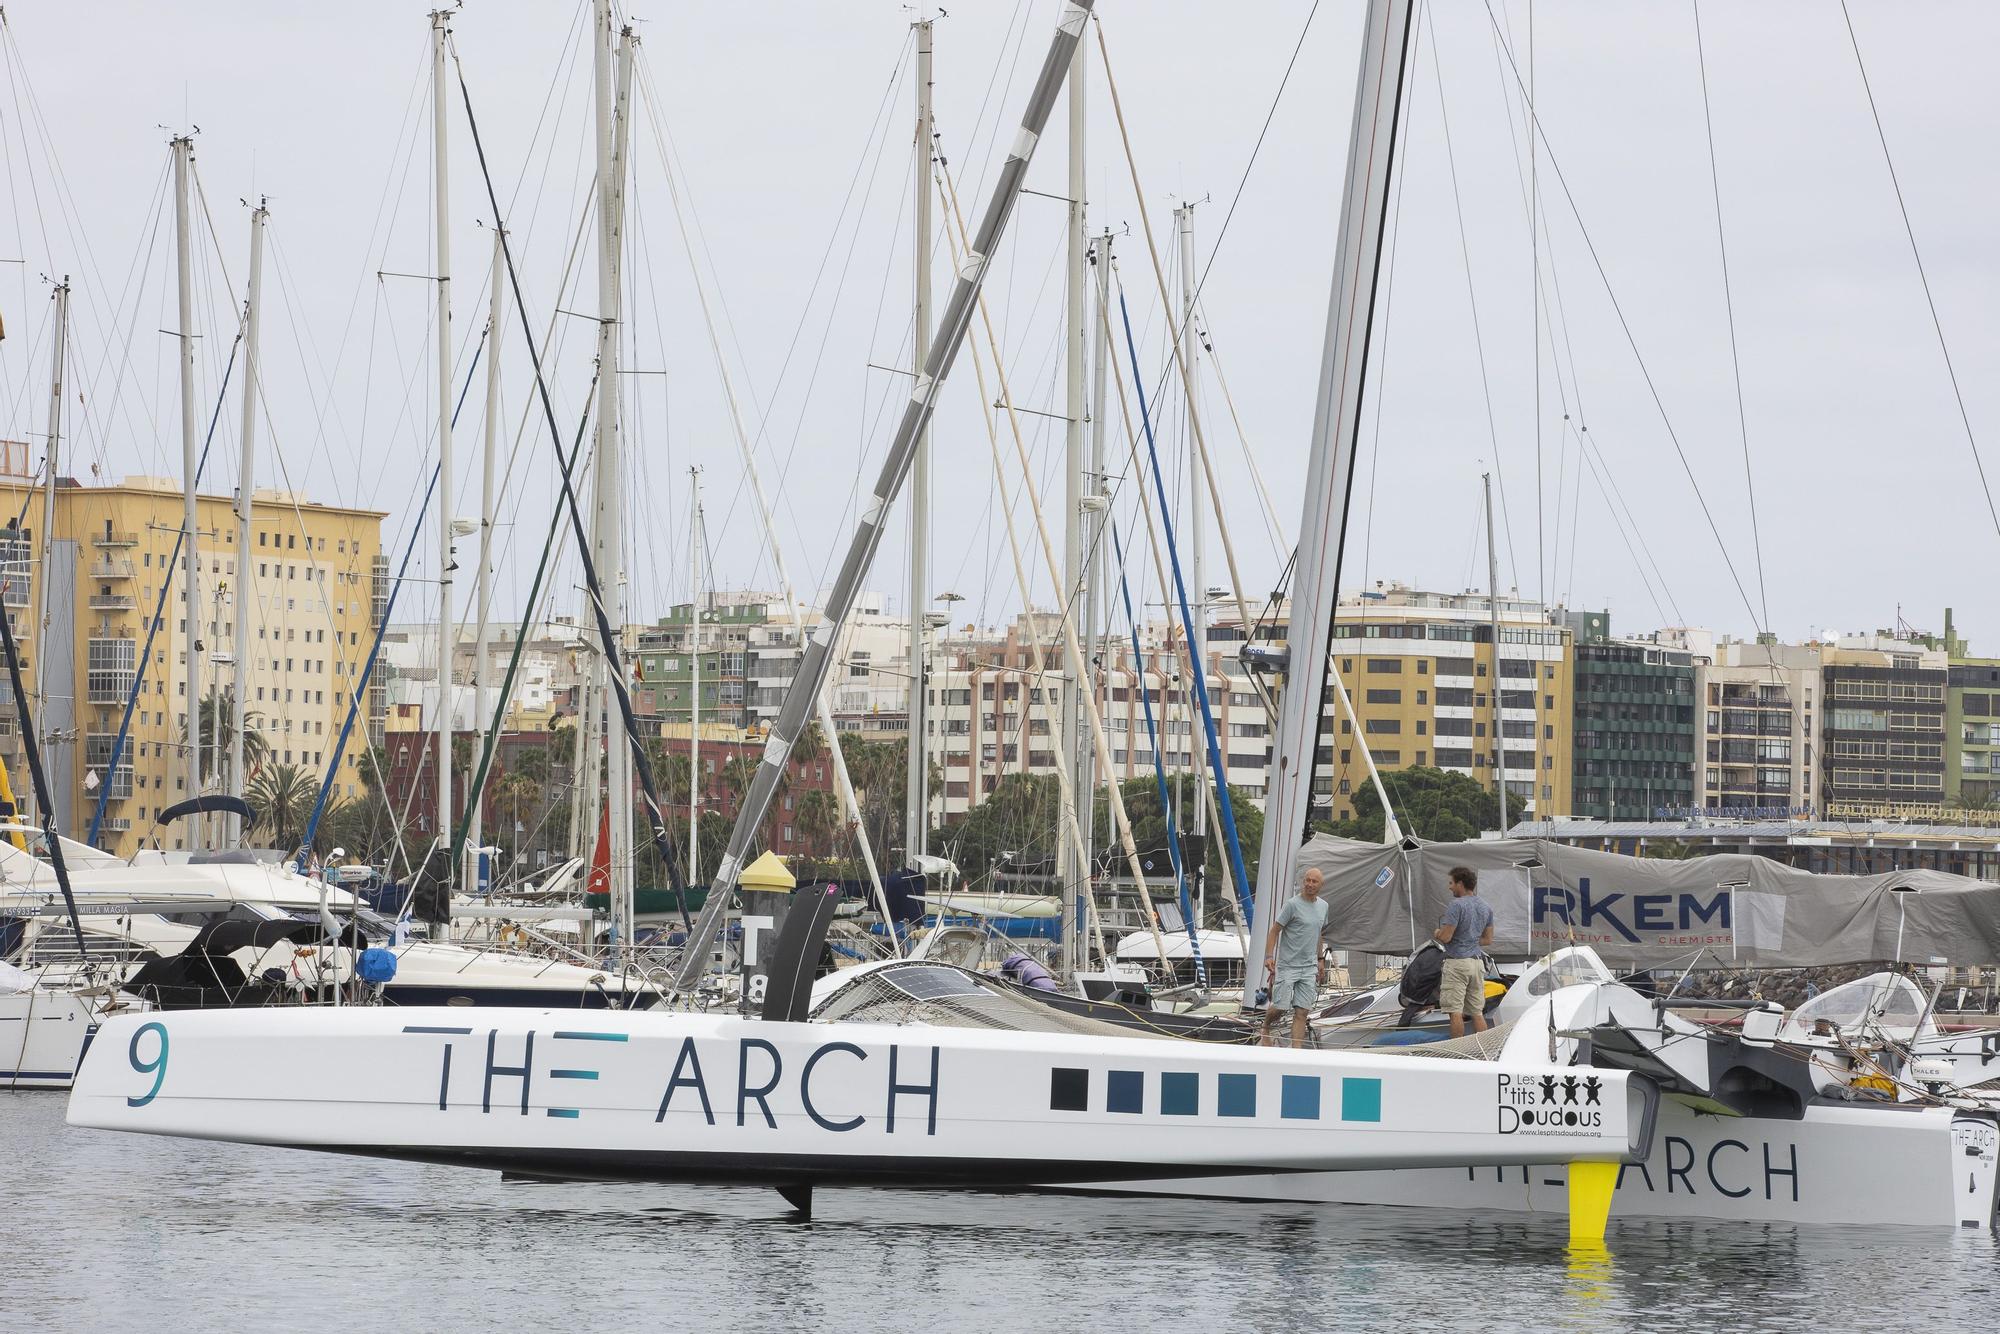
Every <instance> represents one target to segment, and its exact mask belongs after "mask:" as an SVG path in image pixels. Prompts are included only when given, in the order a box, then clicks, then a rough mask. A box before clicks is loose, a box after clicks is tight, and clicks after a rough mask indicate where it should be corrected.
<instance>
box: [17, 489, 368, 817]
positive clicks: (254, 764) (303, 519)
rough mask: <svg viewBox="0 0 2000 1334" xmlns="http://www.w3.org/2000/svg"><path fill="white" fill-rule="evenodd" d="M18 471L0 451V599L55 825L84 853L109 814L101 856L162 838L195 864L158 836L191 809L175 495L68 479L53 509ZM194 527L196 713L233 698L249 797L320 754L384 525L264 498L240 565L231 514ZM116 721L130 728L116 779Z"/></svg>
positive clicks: (336, 714) (23, 779) (329, 737)
mask: <svg viewBox="0 0 2000 1334" xmlns="http://www.w3.org/2000/svg"><path fill="white" fill-rule="evenodd" d="M12 458H13V455H12V454H11V453H6V452H0V469H11V470H12V472H13V474H14V475H6V472H5V471H0V506H5V507H6V515H7V517H8V519H10V520H12V519H15V518H16V517H17V516H19V523H18V525H10V527H9V530H8V531H7V532H6V533H5V537H4V541H0V566H4V571H5V575H6V591H5V594H4V599H5V603H6V607H7V611H8V615H9V616H10V617H11V618H12V619H11V624H12V626H13V628H14V632H15V636H16V640H17V642H18V644H19V646H20V649H21V652H22V655H23V657H24V659H25V662H26V668H27V670H26V672H25V676H26V678H27V685H28V694H29V702H30V706H31V708H33V709H34V710H35V711H36V712H37V714H38V717H37V720H36V721H37V735H38V736H39V737H40V738H41V740H42V747H41V749H42V754H43V758H44V762H45V765H46V768H47V770H48V775H49V782H50V787H51V797H52V801H53V805H54V807H55V811H54V814H55V817H56V823H57V826H58V828H60V829H62V830H63V831H64V832H66V833H69V834H71V835H73V836H75V837H79V838H81V837H84V836H86V835H87V834H88V833H89V832H90V828H91V825H92V823H93V820H94V818H95V817H96V814H97V808H98V802H99V798H100V796H102V798H103V805H104V820H103V825H102V828H101V829H100V830H99V838H98V842H99V843H100V844H101V845H102V846H103V847H105V848H106V849H108V850H110V851H112V852H115V853H117V854H119V855H121V856H122V855H128V854H129V853H131V852H132V851H134V850H135V849H136V848H137V847H138V846H139V845H140V843H141V842H142V841H144V842H146V843H147V844H150V843H151V842H152V840H153V839H154V838H155V837H157V838H158V840H159V842H160V845H161V846H162V847H166V848H176V847H183V846H191V845H192V840H193V837H194V836H193V833H192V831H191V830H190V829H189V828H188V827H187V825H186V824H185V822H182V823H180V824H178V825H177V826H176V827H173V828H164V829H159V830H157V831H156V830H155V829H154V828H153V826H154V822H155V821H156V819H157V817H158V815H159V813H160V811H161V809H162V808H164V807H167V806H171V805H173V804H174V803H175V802H177V801H181V800H183V799H185V798H186V797H188V796H189V795H191V794H190V792H189V791H188V786H187V749H188V747H189V746H190V745H192V744H193V743H194V741H195V739H196V738H195V737H193V736H191V735H190V730H191V729H190V727H189V716H190V710H189V700H188V657H187V653H188V639H189V634H188V622H189V617H188V607H187V593H186V587H185V583H184V575H183V573H182V570H183V566H182V563H181V561H179V560H176V559H175V558H174V555H173V553H174V548H175V539H176V538H177V537H178V536H179V534H180V531H181V527H182V522H183V500H182V494H181V488H180V485H179V483H178V482H175V481H172V480H170V479H166V478H157V477H130V478H127V479H126V480H124V481H123V482H120V483H118V484H116V485H111V486H82V485H79V484H77V483H76V482H75V481H74V480H72V479H69V478H61V479H59V480H58V482H57V485H56V488H55V491H54V494H53V499H52V500H51V497H50V495H49V493H48V492H47V491H45V490H42V489H39V488H37V487H36V486H35V484H34V482H33V480H32V479H31V478H29V477H26V476H21V475H18V474H19V471H20V469H19V468H15V467H13V465H12V464H11V463H10V462H9V460H11V459H12ZM51 503H52V504H53V513H52V514H51V513H50V511H49V506H50V505H51ZM196 513H197V518H196V523H197V525H198V529H199V531H198V533H197V535H196V544H195V550H196V556H197V559H198V564H199V571H200V585H199V600H200V605H199V606H197V607H196V608H195V609H194V617H193V622H194V639H195V641H196V643H197V644H198V646H199V649H198V658H197V665H198V666H199V670H200V678H201V679H200V692H201V695H202V696H203V697H204V698H208V697H210V696H212V695H214V694H215V692H216V691H217V689H218V687H219V688H220V689H221V691H222V692H224V693H225V694H233V695H234V696H235V697H236V708H237V709H238V710H239V711H240V712H241V713H242V714H243V716H244V719H245V721H246V723H247V724H248V726H249V730H250V733H251V740H250V742H249V744H248V745H247V746H246V757H245V758H246V766H245V767H246V769H247V770H249V772H248V773H247V774H246V779H247V780H252V781H254V777H255V773H256V769H257V768H258V767H259V766H278V765H292V766H296V767H300V768H303V769H305V770H307V771H309V772H315V776H317V771H318V770H320V769H322V768H323V767H324V766H325V765H326V764H327V763H328V762H329V761H330V759H331V756H332V754H333V749H334V741H335V738H336V737H337V736H338V735H339V732H340V727H341V723H342V722H343V721H344V719H345V718H346V716H347V712H348V706H349V702H350V699H351V696H352V692H353V689H354V687H355V685H356V684H358V682H359V679H360V670H361V663H362V662H363V660H364V659H365V658H366V656H367V654H368V650H369V647H370V643H371V641H372V638H373V634H374V630H375V626H376V624H377V621H378V619H379V617H380V614H381V608H382V605H383V600H384V598H385V596H386V591H387V586H386V576H387V570H386V567H385V565H384V564H383V561H382V555H381V521H382V518H383V516H382V514H381V512H380V511H376V510H363V509H355V508H349V507H345V506H335V505H324V504H320V503H317V502H314V501H310V500H307V499H305V498H304V497H302V496H297V495H294V494H291V493H287V492H281V491H273V490H259V491H258V492H257V493H256V494H255V496H254V498H253V503H252V513H251V532H252V534H253V537H252V539H251V546H250V549H249V550H248V551H247V552H245V551H239V550H238V549H237V547H238V543H237V526H238V525H237V519H236V513H235V503H234V499H233V497H229V496H207V495H205V496H202V497H200V498H199V500H198V502H197V511H196ZM163 587H164V588H166V589H168V590H169V596H168V598H167V601H166V603H165V606H164V610H163V613H162V614H161V615H160V617H159V625H158V631H157V634H156V635H155V637H154V639H153V642H152V644H151V647H150V651H149V652H148V651H147V647H146V640H147V627H148V625H149V624H151V623H152V620H153V616H154V612H155V608H156V607H160V606H161V603H160V593H161V589H162V588H163ZM24 613H25V614H24ZM239 616H247V617H248V618H249V619H250V626H251V630H250V638H249V643H250V652H249V659H248V661H245V662H241V663H239V662H237V661H236V660H235V644H236V623H237V618H238V617H239ZM142 652H146V653H147V656H146V658H145V659H144V661H142V660H141V656H140V655H141V653H142ZM135 685H136V686H138V687H139V689H138V690H137V692H136V694H135V692H134V687H135ZM370 693H371V695H373V694H376V692H374V691H371V692H370ZM128 704H129V707H130V711H131V718H130V722H129V725H126V733H127V735H126V740H125V743H124V746H123V748H122V750H120V751H119V754H118V764H117V766H116V768H115V769H114V768H113V767H112V765H111V759H112V754H113V751H114V749H116V748H117V737H118V734H119V730H120V727H121V725H125V715H126V711H127V708H128ZM380 709H381V701H380V698H379V696H378V697H377V698H375V699H372V700H364V701H363V702H362V705H361V706H360V709H359V710H358V713H359V715H360V717H361V718H362V719H363V721H365V722H367V723H368V724H369V725H370V726H371V728H374V729H377V734H378V735H379V719H380ZM13 712H14V711H13V709H12V707H11V705H9V707H7V708H6V709H5V710H4V714H5V717H6V719H7V721H8V722H9V723H12V722H13ZM195 717H196V723H197V726H196V727H195V728H194V729H193V730H194V731H196V732H203V729H201V728H200V726H199V724H200V722H201V721H203V719H202V717H201V715H200V714H196V715H195ZM10 730H11V729H10ZM198 739H199V742H200V745H201V747H202V751H203V758H202V772H203V787H204V789H205V790H208V791H221V790H224V789H225V788H226V786H227V783H228V776H227V771H226V767H225V764H226V757H227V754H228V750H229V737H228V734H227V731H226V730H224V731H223V732H222V733H221V735H220V737H219V740H220V743H221V744H220V751H221V755H220V756H218V755H217V754H216V752H215V748H214V742H215V740H216V739H217V738H216V736H215V735H214V734H213V732H212V731H210V732H203V734H201V735H200V736H199V738H198ZM361 741H362V739H361V738H357V741H356V743H355V744H352V745H350V747H349V749H348V752H347V754H346V757H345V759H344V760H343V762H342V765H341V768H340V772H339V773H338V774H337V775H336V776H335V791H336V793H337V794H339V795H342V796H349V795H353V794H354V793H355V792H356V791H358V789H359V787H360V784H361V768H360V757H361V755H362V753H363V745H362V744H361ZM9 742H10V744H9V745H8V746H7V747H5V748H4V752H3V753H5V755H6V759H7V761H8V765H9V768H10V770H12V771H13V774H14V784H15V790H16V793H17V795H21V796H23V797H25V796H26V794H27V790H28V787H29V783H28V775H27V774H26V772H25V770H24V769H23V768H22V767H21V759H22V755H21V751H20V747H19V738H18V736H17V735H10V737H9Z"/></svg>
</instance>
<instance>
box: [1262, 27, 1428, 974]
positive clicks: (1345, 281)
mask: <svg viewBox="0 0 2000 1334" xmlns="http://www.w3.org/2000/svg"><path fill="white" fill-rule="evenodd" d="M1413 7H1414V6H1413V0H1369V4H1368V13H1367V16H1366V19H1365V21H1364V27H1363V31H1362V44H1361V75H1360V77H1359V78H1358V79H1357V80H1356V81H1355V89H1354V118H1353V123H1352V126H1351V127H1350V131H1349V138H1348V142H1347V183H1346V187H1345V189H1344V191H1343V193H1342V197H1341V217H1340V238H1339V244H1338V249H1337V250H1336V252H1335V254H1336V261H1335V267H1334V280H1333V293H1332V299H1331V301H1330V303H1329V310H1328V312H1327V330H1326V345H1325V351H1324V353H1323V354H1322V357H1321V360H1320V374H1319V385H1318V389H1317V392H1316V393H1315V396H1314V403H1313V429H1312V436H1311V454H1310V459H1309V462H1308V464H1307V470H1306V476H1305V485H1304V488H1303V495H1304V514H1303V517H1302V518H1301V521H1300V524H1299V539H1298V555H1297V561H1296V565H1295V573H1294V574H1293V577H1292V615H1291V625H1290V630H1289V632H1288V639H1287V641H1286V642H1287V645H1288V648H1287V652H1286V660H1285V666H1286V669H1287V680H1286V684H1285V688H1284V693H1283V694H1282V695H1281V696H1280V697H1279V704H1280V707H1279V710H1278V719H1277V735H1276V736H1275V737H1274V738H1273V742H1272V751H1271V770H1270V779H1269V785H1268V787H1267V789H1266V790H1267V794H1268V795H1267V796H1266V799H1265V803H1264V839H1263V844H1262V848H1261V851H1260V854H1259V860H1258V883H1257V895H1256V901H1255V921H1254V923H1253V925H1252V927H1251V931H1250V939H1249V940H1248V941H1247V942H1245V950H1244V963H1245V966H1246V967H1247V968H1248V970H1249V971H1248V976H1250V977H1253V978H1254V977H1259V976H1262V973H1263V967H1264V941H1265V937H1266V935H1267V933H1268V932H1269V931H1270V928H1271V921H1272V917H1273V914H1275V913H1276V912H1277V910H1278V908H1279V906H1280V905H1282V904H1283V903H1284V901H1285V900H1286V899H1288V898H1289V897H1291V894H1292V891H1293V888H1294V886H1295V885H1296V883H1297V880H1298V860H1299V858H1298V854H1299V848H1300V847H1301V845H1303V844H1304V843H1305V841H1306V839H1307V838H1308V837H1309V836H1310V834H1311V832H1312V807H1313V779H1314V777H1315V773H1316V769H1317V765H1316V763H1315V759H1316V753H1317V751H1318V748H1319V739H1320V730H1321V728H1322V726H1323V725H1324V713H1325V701H1326V691H1327V677H1328V676H1329V675H1330V674H1331V673H1330V671H1329V666H1330V662H1329V660H1330V658H1331V654H1332V648H1333V627H1334V615H1335V604H1336V603H1337V601H1338V600H1339V588H1340V557H1341V547H1342V545H1343V543H1344V540H1345V538H1346V531H1347V506H1348V499H1349V497H1350V495H1351V494H1352V492H1353V483H1354V454H1355V444H1356V439H1357V433H1358V431H1359V427H1360V420H1361V396H1362V389H1363V386H1364V383H1365V381H1366V376H1367V368H1368V337H1369V330H1370V327H1371V325H1372V323H1373V317H1374V312H1375V293H1376V278H1377V276H1378V274H1379V271H1380V268H1381V258H1382V238H1383V232H1384V228H1385V227H1386V226H1387V224H1388V201H1389V179H1390V170H1391V167H1392V166H1393V165H1394V160H1395V147H1396V120H1397V114H1398V108H1399V106H1400V104H1401V101H1402V90H1403V77H1404V69H1405V66H1406V64H1407V57H1408V53H1409V37H1410V15H1411V11H1412V9H1413ZM1251 647H1255V645H1254V642H1253V643H1252V645H1251Z"/></svg>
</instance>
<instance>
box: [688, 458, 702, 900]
mask: <svg viewBox="0 0 2000 1334" xmlns="http://www.w3.org/2000/svg"><path fill="white" fill-rule="evenodd" d="M688 490H689V494H690V496H691V497H692V498H691V500H690V501H689V506H688V508H689V513H688V577H689V579H690V580H691V581H692V587H690V588H689V590H688V846H687V863H688V874H687V882H688V883H689V884H690V885H692V884H694V883H695V878H696V877H697V876H699V875H700V874H701V837H700V836H701V586H702V579H701V469H700V468H689V469H688Z"/></svg>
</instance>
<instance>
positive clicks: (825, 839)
mask: <svg viewBox="0 0 2000 1334" xmlns="http://www.w3.org/2000/svg"><path fill="white" fill-rule="evenodd" d="M792 815H793V822H794V824H795V825H796V827H797V829H798V832H799V838H800V841H801V842H803V843H804V844H805V845H806V849H807V851H809V852H810V853H811V854H812V855H814V856H818V857H826V856H830V855H831V854H832V852H833V845H834V839H835V837H836V836H837V835H838V834H839V833H840V832H841V829H842V827H843V826H844V825H845V824H846V821H845V820H843V819H842V818H841V814H840V798H838V797H836V796H835V795H834V794H833V793H831V792H829V791H827V790H826V789H825V788H820V787H815V788H808V789H807V790H806V791H805V792H804V793H802V794H800V796H799V800H798V806H797V809H795V810H794V811H793V812H792Z"/></svg>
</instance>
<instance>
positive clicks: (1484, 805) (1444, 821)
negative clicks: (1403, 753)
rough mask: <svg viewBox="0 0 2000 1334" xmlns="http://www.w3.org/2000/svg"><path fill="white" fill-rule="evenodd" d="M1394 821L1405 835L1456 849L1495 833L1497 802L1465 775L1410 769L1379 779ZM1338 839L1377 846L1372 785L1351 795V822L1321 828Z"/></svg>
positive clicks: (1378, 822)
mask: <svg viewBox="0 0 2000 1334" xmlns="http://www.w3.org/2000/svg"><path fill="white" fill-rule="evenodd" d="M1382 785H1383V786H1384V787H1386V788H1388V789H1389V800H1390V801H1392V802H1394V803H1395V804H1396V820H1397V822H1398V823H1399V824H1401V825H1402V827H1403V832H1404V833H1406V834H1415V835H1416V836H1417V837H1419V838H1427V839H1431V840H1433V841H1435V842H1439V843H1459V842H1463V841H1465V840H1467V839H1474V838H1478V837H1479V835H1480V834H1481V833H1483V832H1485V831H1487V830H1489V829H1498V828H1499V827H1500V801H1499V799H1498V798H1497V797H1495V796H1494V794H1493V790H1492V789H1491V788H1489V787H1486V786H1484V785H1483V784H1481V783H1479V782H1476V781H1475V780H1473V779H1472V778H1469V777H1467V776H1466V775H1464V774H1460V773H1452V772H1451V771H1449V770H1446V769H1432V768H1427V767H1422V766H1418V767H1412V768H1409V769H1398V770H1396V771H1395V772H1393V773H1385V774H1383V775H1382ZM1319 827H1320V828H1322V829H1325V830H1326V831H1327V832H1329V833H1331V834H1335V835H1337V836H1339V837H1341V838H1352V839H1359V840H1360V841H1361V842H1363V843H1380V842H1381V841H1382V827H1383V821H1382V803H1381V801H1380V800H1379V799H1378V798H1377V797H1376V795H1375V785H1374V784H1373V783H1364V784H1362V785H1361V786H1360V787H1359V788H1358V789H1357V790H1356V791H1355V793H1354V817H1353V818H1352V819H1348V820H1335V821H1332V822H1330V823H1329V822H1324V821H1322V822H1321V823H1320V826H1319Z"/></svg>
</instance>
